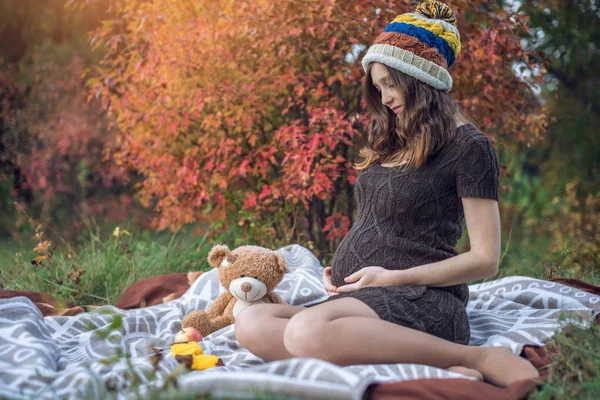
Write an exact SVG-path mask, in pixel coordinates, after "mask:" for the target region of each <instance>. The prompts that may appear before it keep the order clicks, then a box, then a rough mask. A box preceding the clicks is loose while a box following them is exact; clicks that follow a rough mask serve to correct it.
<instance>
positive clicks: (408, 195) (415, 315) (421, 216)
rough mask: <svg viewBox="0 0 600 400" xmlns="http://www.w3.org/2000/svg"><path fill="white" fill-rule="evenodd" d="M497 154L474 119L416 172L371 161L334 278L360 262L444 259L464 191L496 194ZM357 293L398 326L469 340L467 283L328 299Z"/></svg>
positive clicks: (398, 264) (455, 233) (405, 264)
mask: <svg viewBox="0 0 600 400" xmlns="http://www.w3.org/2000/svg"><path fill="white" fill-rule="evenodd" d="M498 175H499V168H498V161H497V157H496V152H495V151H494V147H493V145H492V143H491V142H490V140H489V139H488V137H487V136H486V135H484V134H483V133H481V132H480V131H478V130H477V128H476V127H475V126H474V125H472V124H465V125H462V126H460V127H458V129H457V135H456V138H455V139H454V140H453V141H452V142H451V143H449V144H447V145H446V146H444V147H443V148H442V149H440V150H439V151H438V152H437V153H435V154H433V155H431V156H430V157H429V159H428V160H427V163H426V164H425V165H424V166H423V167H421V168H419V169H417V170H413V171H405V172H401V171H399V170H398V169H397V168H388V167H382V166H381V165H380V164H374V165H373V166H371V167H370V168H368V169H366V170H363V171H362V172H361V173H360V174H359V176H358V179H357V181H356V185H355V188H354V194H355V197H356V202H357V218H356V221H355V222H354V224H353V225H352V228H351V229H350V232H348V235H346V237H344V239H343V240H342V241H341V243H340V245H339V247H338V248H337V250H336V252H335V255H334V257H333V260H332V262H331V267H332V282H333V284H334V285H335V286H341V285H343V284H345V282H344V278H345V277H346V276H348V275H350V274H352V273H354V272H356V271H358V270H360V269H361V268H363V267H368V266H381V267H384V268H388V269H407V268H411V267H414V266H419V265H423V264H428V263H433V262H437V261H441V260H444V259H447V258H450V257H453V256H456V255H457V254H458V252H457V251H456V249H455V246H456V242H457V241H458V239H460V237H461V235H462V223H463V220H464V212H463V208H462V203H461V199H460V198H461V197H483V198H488V199H495V200H497V199H498ZM343 297H354V298H357V299H359V300H361V301H362V302H364V303H366V304H367V305H369V306H370V307H371V308H373V310H375V312H377V314H378V315H379V317H380V318H381V319H383V320H386V321H390V322H393V323H396V324H399V325H402V326H406V327H409V328H413V329H417V330H420V331H424V332H427V333H430V334H432V335H435V336H438V337H441V338H444V339H447V340H450V341H453V342H456V343H462V344H467V343H468V342H469V337H470V329H469V321H468V319H467V315H466V311H465V306H466V304H467V300H468V298H469V289H468V287H467V285H466V284H460V285H454V286H448V287H436V288H433V287H427V286H417V285H412V286H388V287H366V288H362V289H358V290H356V291H352V292H347V293H342V294H339V295H336V296H332V297H330V298H329V299H327V300H325V301H332V300H336V299H339V298H343Z"/></svg>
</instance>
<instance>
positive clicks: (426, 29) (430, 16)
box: [362, 0, 460, 92]
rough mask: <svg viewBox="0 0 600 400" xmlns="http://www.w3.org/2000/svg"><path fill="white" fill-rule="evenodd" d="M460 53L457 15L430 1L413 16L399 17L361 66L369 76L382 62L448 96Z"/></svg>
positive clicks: (437, 2) (441, 4) (445, 6)
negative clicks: (369, 70)
mask: <svg viewBox="0 0 600 400" xmlns="http://www.w3.org/2000/svg"><path fill="white" fill-rule="evenodd" d="M459 52H460V34H459V33H458V28H457V26H456V17H455V16H454V13H453V12H452V10H451V9H450V7H448V6H447V5H446V4H444V3H442V2H441V1H435V0H427V1H425V2H423V3H421V4H419V5H418V6H417V7H416V8H415V12H414V13H406V14H401V15H398V16H397V17H396V18H395V19H394V20H393V21H392V22H391V23H390V24H389V25H388V26H387V27H386V28H385V30H384V31H383V33H382V34H381V35H379V37H377V39H375V43H373V45H372V46H371V47H369V50H367V54H366V55H365V56H364V58H363V60H362V65H363V68H364V69H365V72H366V71H367V68H368V67H369V64H371V63H372V62H379V63H382V64H385V65H387V66H388V67H391V68H394V69H397V70H399V71H402V72H404V73H405V74H407V75H410V76H412V77H413V78H416V79H418V80H420V81H422V82H425V83H427V84H428V85H430V86H432V87H434V88H436V89H438V90H444V91H446V92H448V91H449V90H450V88H452V77H451V76H450V73H448V68H449V67H450V66H451V65H452V64H454V61H455V60H456V58H457V57H458V53H459Z"/></svg>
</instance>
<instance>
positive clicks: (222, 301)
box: [206, 292, 233, 318]
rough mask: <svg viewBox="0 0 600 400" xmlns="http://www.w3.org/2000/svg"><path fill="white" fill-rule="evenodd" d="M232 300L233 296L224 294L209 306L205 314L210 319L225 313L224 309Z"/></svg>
mask: <svg viewBox="0 0 600 400" xmlns="http://www.w3.org/2000/svg"><path fill="white" fill-rule="evenodd" d="M232 299H233V295H232V294H231V293H230V292H225V293H223V294H222V295H220V296H219V297H218V298H217V299H216V300H215V302H214V303H212V304H211V306H210V307H209V308H208V310H206V312H207V313H208V315H210V317H211V318H217V317H219V316H221V315H222V314H223V313H224V312H225V308H227V305H228V304H229V303H230V302H231V300H232Z"/></svg>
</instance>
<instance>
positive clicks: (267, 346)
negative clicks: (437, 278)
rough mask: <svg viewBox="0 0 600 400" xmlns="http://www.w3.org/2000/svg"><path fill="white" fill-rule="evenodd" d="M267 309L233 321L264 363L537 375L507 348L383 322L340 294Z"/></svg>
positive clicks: (500, 380)
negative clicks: (304, 361) (303, 360)
mask: <svg viewBox="0 0 600 400" xmlns="http://www.w3.org/2000/svg"><path fill="white" fill-rule="evenodd" d="M255 307H261V308H255ZM267 307H274V306H273V305H266V306H262V305H256V306H252V307H249V308H248V310H244V312H243V313H241V314H240V315H239V316H238V320H237V321H236V335H238V340H239V341H240V343H241V344H242V345H243V346H244V347H246V348H248V349H249V350H250V351H251V352H252V353H254V354H256V355H258V356H259V357H261V358H263V359H265V360H267V361H272V360H277V359H284V358H290V357H314V358H319V359H323V360H326V361H329V362H332V363H335V364H338V365H342V366H344V365H354V364H381V363H383V364H388V363H394V364H395V363H417V364H425V365H431V366H434V367H438V368H453V367H454V368H457V367H465V368H466V369H473V370H476V371H479V372H480V373H481V374H482V375H483V377H484V378H485V379H486V380H487V381H489V382H491V383H493V384H495V385H498V386H507V385H509V384H511V383H513V382H516V381H518V380H521V379H534V378H537V377H538V376H539V375H538V372H537V370H536V369H535V367H533V365H531V364H530V363H529V362H528V361H527V360H525V359H523V358H520V357H517V356H515V355H513V354H512V353H511V352H510V350H508V349H506V348H490V347H474V346H464V345H459V344H456V343H452V342H449V341H447V340H443V339H440V338H437V337H435V336H432V335H429V334H427V333H423V332H420V331H417V330H414V329H409V328H405V327H402V326H399V325H396V324H393V323H390V322H387V321H383V320H381V319H379V317H378V316H377V314H376V313H375V312H374V311H373V310H372V309H371V308H370V307H369V306H367V305H366V304H364V303H362V302H361V301H359V300H357V299H353V298H341V299H339V300H335V301H330V302H327V303H323V304H319V305H317V306H314V307H311V308H308V309H303V308H301V307H298V308H287V307H290V306H278V307H277V311H275V310H274V309H273V313H274V314H276V315H279V317H277V318H273V317H266V316H265V315H268V314H271V311H269V312H268V313H266V310H267ZM253 309H254V310H253ZM288 318H289V321H288V320H287V319H288ZM269 332H271V333H269ZM281 333H283V334H282V336H283V338H281V336H280V334H281Z"/></svg>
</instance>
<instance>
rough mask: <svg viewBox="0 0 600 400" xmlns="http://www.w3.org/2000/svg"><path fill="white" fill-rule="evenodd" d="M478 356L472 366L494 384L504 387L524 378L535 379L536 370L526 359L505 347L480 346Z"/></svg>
mask: <svg viewBox="0 0 600 400" xmlns="http://www.w3.org/2000/svg"><path fill="white" fill-rule="evenodd" d="M480 349H481V353H480V357H479V358H478V359H477V360H475V361H474V364H473V365H472V367H473V368H474V369H476V370H477V371H479V372H481V374H482V375H483V378H484V379H485V380H486V381H487V382H489V383H492V384H494V385H496V386H500V387H505V386H509V385H511V384H512V383H515V382H517V381H521V380H524V379H537V378H539V377H540V374H539V372H538V370H537V369H536V368H535V367H534V366H533V365H532V364H531V363H530V362H529V361H527V360H526V359H524V358H522V357H519V356H516V355H514V354H513V353H512V352H511V351H510V349H508V348H506V347H481V348H480Z"/></svg>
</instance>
